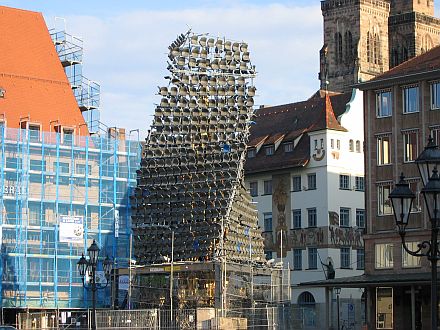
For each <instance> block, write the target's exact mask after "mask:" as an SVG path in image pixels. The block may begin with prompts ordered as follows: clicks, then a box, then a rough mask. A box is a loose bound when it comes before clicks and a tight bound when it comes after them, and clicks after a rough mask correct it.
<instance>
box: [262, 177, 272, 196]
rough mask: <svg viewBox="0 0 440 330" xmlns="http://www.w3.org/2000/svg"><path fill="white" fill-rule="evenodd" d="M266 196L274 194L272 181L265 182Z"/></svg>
mask: <svg viewBox="0 0 440 330" xmlns="http://www.w3.org/2000/svg"><path fill="white" fill-rule="evenodd" d="M263 186H264V187H263V188H264V191H263V192H264V194H265V195H270V194H272V180H266V181H264V182H263Z"/></svg>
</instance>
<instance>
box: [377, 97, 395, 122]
mask: <svg viewBox="0 0 440 330" xmlns="http://www.w3.org/2000/svg"><path fill="white" fill-rule="evenodd" d="M391 113H392V104H391V91H381V92H378V93H377V94H376V115H377V117H379V118H380V117H389V116H391Z"/></svg>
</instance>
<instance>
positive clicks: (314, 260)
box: [308, 248, 318, 269]
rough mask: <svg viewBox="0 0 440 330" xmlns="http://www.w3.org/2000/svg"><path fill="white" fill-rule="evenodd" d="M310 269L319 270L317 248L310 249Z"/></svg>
mask: <svg viewBox="0 0 440 330" xmlns="http://www.w3.org/2000/svg"><path fill="white" fill-rule="evenodd" d="M308 257H309V258H308V259H309V269H317V268H318V250H317V249H316V248H308Z"/></svg>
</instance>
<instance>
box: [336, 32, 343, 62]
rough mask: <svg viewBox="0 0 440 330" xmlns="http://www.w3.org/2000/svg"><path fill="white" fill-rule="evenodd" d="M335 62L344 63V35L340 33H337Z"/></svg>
mask: <svg viewBox="0 0 440 330" xmlns="http://www.w3.org/2000/svg"><path fill="white" fill-rule="evenodd" d="M335 62H336V63H337V64H341V63H342V34H341V33H339V32H336V33H335Z"/></svg>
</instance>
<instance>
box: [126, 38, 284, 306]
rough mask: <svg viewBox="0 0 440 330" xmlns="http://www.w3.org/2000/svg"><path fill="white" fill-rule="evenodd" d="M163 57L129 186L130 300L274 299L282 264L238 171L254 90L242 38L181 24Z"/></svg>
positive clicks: (234, 302) (205, 302)
mask: <svg viewBox="0 0 440 330" xmlns="http://www.w3.org/2000/svg"><path fill="white" fill-rule="evenodd" d="M168 58H169V62H168V63H169V66H168V70H169V73H170V75H169V76H168V77H165V78H166V79H167V81H166V86H164V87H159V90H158V94H159V95H160V97H161V100H160V104H158V105H157V107H156V110H155V114H154V121H153V125H152V127H151V131H150V132H149V136H148V138H147V139H146V144H145V147H144V149H143V156H142V161H141V168H140V169H139V170H138V171H137V173H138V175H137V179H138V185H137V188H136V189H135V191H134V194H133V195H132V196H131V198H132V200H133V201H132V205H133V206H132V207H133V215H132V222H133V227H132V228H133V238H134V256H135V257H136V261H137V265H136V268H134V269H129V271H130V272H133V273H135V274H136V275H137V277H136V280H135V281H134V282H133V283H131V284H132V285H131V286H130V290H131V291H132V292H131V293H129V296H130V297H129V300H134V301H135V303H136V305H137V306H139V307H142V308H151V307H161V306H164V307H166V308H170V307H171V308H172V309H173V308H180V309H181V308H197V307H217V308H221V309H222V310H226V309H233V308H243V307H253V306H254V304H253V303H254V302H256V301H257V300H259V301H260V302H262V303H268V302H270V301H274V300H276V299H274V298H275V295H277V296H278V297H279V296H280V295H281V293H282V291H283V290H281V288H282V286H283V285H282V281H283V277H282V276H281V273H282V272H281V271H280V269H274V268H270V267H267V262H266V259H265V256H264V251H263V238H262V236H261V230H260V228H259V227H258V219H257V212H256V209H255V207H254V205H253V204H252V203H251V197H250V195H249V193H248V191H246V189H245V187H244V181H243V165H244V161H245V151H246V143H247V140H248V136H249V126H250V125H251V123H252V118H253V116H254V110H253V105H254V99H253V97H254V96H255V91H256V89H255V87H254V86H253V78H254V77H255V73H256V72H255V67H254V66H253V65H252V63H251V60H250V55H249V50H248V45H247V44H246V43H245V42H233V41H230V40H226V39H223V38H212V37H210V36H209V35H198V34H194V33H191V32H188V33H186V34H182V35H180V36H178V38H177V39H176V40H175V41H174V42H173V43H172V44H171V45H170V47H169V54H168ZM120 274H127V271H126V270H120ZM274 274H278V275H277V276H274ZM131 275H133V274H131ZM275 277H277V280H274V278H275ZM130 278H131V277H130ZM286 278H288V276H286ZM254 279H258V280H255V281H254ZM285 285H286V288H287V290H284V293H285V294H286V297H288V292H289V289H288V280H286V281H285ZM274 287H277V288H278V290H279V291H277V290H273V288H274ZM280 300H281V299H278V301H280ZM286 300H288V299H286Z"/></svg>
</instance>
